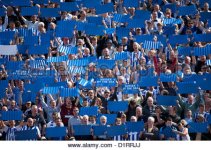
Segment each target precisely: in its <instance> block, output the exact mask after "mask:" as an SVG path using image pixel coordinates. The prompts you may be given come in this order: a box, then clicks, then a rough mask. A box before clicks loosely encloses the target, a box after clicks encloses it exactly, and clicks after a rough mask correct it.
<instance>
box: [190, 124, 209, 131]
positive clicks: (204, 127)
mask: <svg viewBox="0 0 211 150" xmlns="http://www.w3.org/2000/svg"><path fill="white" fill-rule="evenodd" d="M188 132H189V133H207V132H208V123H207V122H205V123H198V122H190V123H189V124H188Z"/></svg>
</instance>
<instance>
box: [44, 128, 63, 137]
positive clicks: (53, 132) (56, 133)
mask: <svg viewBox="0 0 211 150" xmlns="http://www.w3.org/2000/svg"><path fill="white" fill-rule="evenodd" d="M66 135H67V128H66V127H48V128H46V129H45V136H46V138H53V137H65V136H66Z"/></svg>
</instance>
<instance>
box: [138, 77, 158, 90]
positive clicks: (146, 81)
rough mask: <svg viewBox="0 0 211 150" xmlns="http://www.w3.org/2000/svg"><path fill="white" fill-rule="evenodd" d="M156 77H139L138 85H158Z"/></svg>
mask: <svg viewBox="0 0 211 150" xmlns="http://www.w3.org/2000/svg"><path fill="white" fill-rule="evenodd" d="M157 82H158V77H157V76H156V77H141V79H140V81H139V86H142V87H149V86H157V85H158V83H157Z"/></svg>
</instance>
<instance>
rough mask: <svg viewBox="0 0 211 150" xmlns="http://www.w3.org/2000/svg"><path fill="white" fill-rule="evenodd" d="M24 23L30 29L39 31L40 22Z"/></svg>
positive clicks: (26, 21)
mask: <svg viewBox="0 0 211 150" xmlns="http://www.w3.org/2000/svg"><path fill="white" fill-rule="evenodd" d="M24 23H25V24H26V25H27V28H28V29H35V30H38V24H39V23H40V22H39V21H35V23H32V21H28V20H26V19H24Z"/></svg>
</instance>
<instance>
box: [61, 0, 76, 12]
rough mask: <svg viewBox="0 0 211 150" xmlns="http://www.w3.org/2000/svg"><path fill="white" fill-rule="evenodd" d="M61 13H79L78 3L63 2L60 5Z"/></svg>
mask: <svg viewBox="0 0 211 150" xmlns="http://www.w3.org/2000/svg"><path fill="white" fill-rule="evenodd" d="M59 10H60V11H78V10H79V6H78V5H77V3H76V2H63V3H60V8H59Z"/></svg>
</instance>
